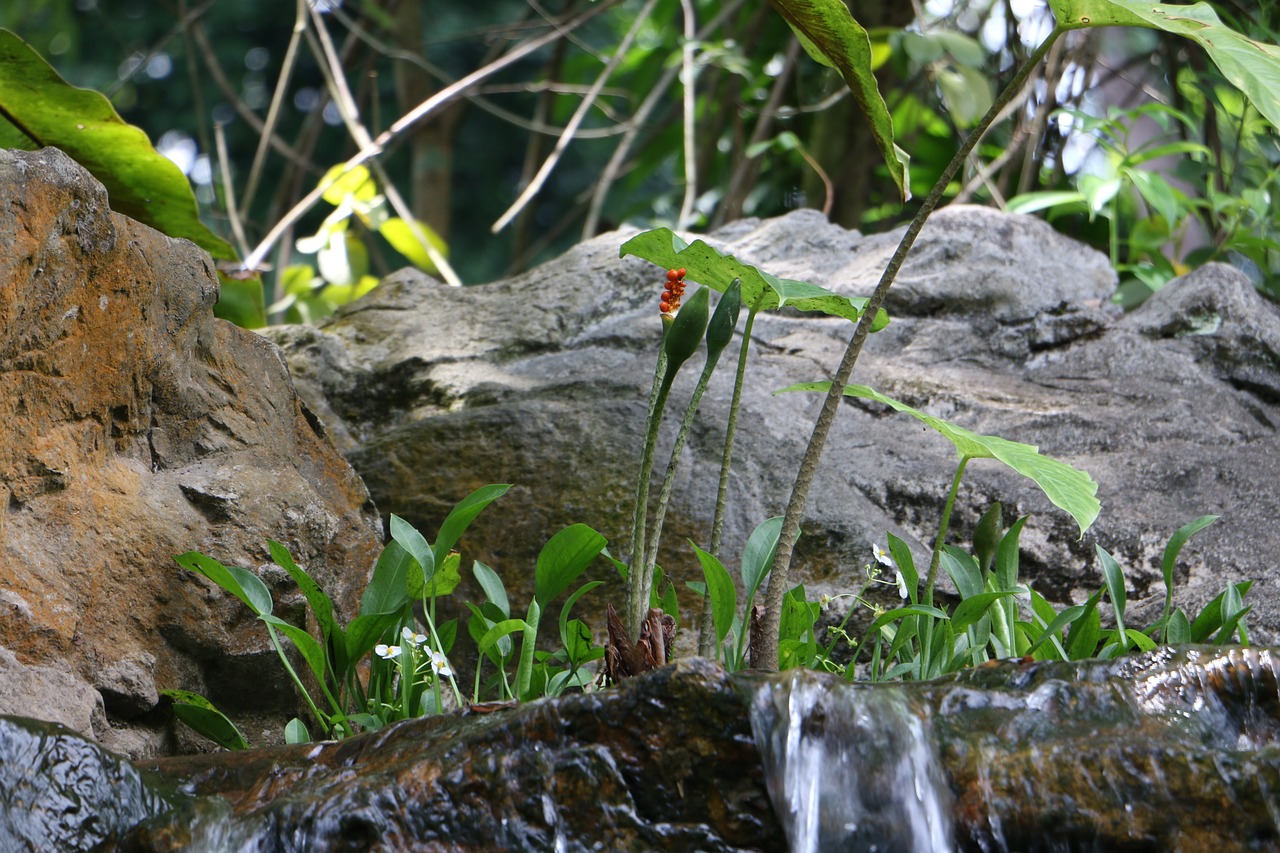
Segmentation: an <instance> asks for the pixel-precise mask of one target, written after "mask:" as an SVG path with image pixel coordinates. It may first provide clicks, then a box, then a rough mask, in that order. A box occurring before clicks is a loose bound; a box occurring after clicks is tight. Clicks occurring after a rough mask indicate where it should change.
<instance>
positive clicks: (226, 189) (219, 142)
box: [213, 122, 249, 254]
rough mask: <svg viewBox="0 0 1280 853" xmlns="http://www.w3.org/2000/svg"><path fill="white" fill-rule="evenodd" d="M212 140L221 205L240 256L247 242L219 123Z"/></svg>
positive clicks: (224, 138)
mask: <svg viewBox="0 0 1280 853" xmlns="http://www.w3.org/2000/svg"><path fill="white" fill-rule="evenodd" d="M213 140H214V145H215V146H216V148H217V152H218V170H219V171H220V172H221V173H222V194H223V195H224V196H225V198H224V199H223V203H224V204H226V206H227V221H228V222H230V223H231V233H232V235H233V236H234V237H235V240H236V248H237V249H239V250H240V253H241V254H244V253H245V252H247V251H249V241H248V240H246V239H245V236H244V223H243V222H241V221H240V211H239V210H237V209H236V195H235V190H234V189H233V188H232V186H231V158H230V157H228V156H227V135H226V134H225V133H223V131H222V124H221V122H219V123H218V124H215V125H214V126H213Z"/></svg>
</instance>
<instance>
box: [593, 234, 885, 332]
mask: <svg viewBox="0 0 1280 853" xmlns="http://www.w3.org/2000/svg"><path fill="white" fill-rule="evenodd" d="M618 255H619V257H626V256H627V255H635V256H636V257H638V258H644V259H645V260H646V261H649V262H651V263H655V264H657V265H658V266H660V267H663V268H664V269H674V268H678V267H684V269H685V270H686V274H687V275H688V277H689V279H690V280H692V281H696V282H697V283H698V284H702V285H706V286H707V287H710V288H711V289H712V290H715V291H718V292H720V293H724V292H725V290H726V289H727V288H728V287H729V285H730V284H732V283H733V280H734V279H735V278H736V279H741V281H742V304H743V305H746V306H747V307H748V308H750V309H751V310H752V311H761V310H764V311H768V310H770V309H773V308H781V307H783V306H790V307H792V308H798V309H799V310H801V311H819V312H821V313H823V314H830V315H831V316H833V317H844V318H845V319H847V320H851V321H853V322H855V323H856V322H857V321H858V317H859V316H861V311H862V309H863V308H865V307H866V304H867V300H866V299H863V298H861V297H849V296H841V295H840V294H838V293H833V292H831V291H830V290H827V289H826V288H823V287H819V286H818V285H816V284H810V283H808V282H806V281H793V280H791V279H786V278H778V277H777V276H774V275H769V273H767V272H764V271H763V270H759V269H756V268H755V267H753V266H751V265H749V264H744V263H742V262H741V261H739V260H738V259H737V258H735V257H734V256H733V255H726V254H723V253H721V252H720V251H719V250H718V249H715V248H713V247H711V246H709V245H707V244H706V243H704V242H703V241H701V240H694V241H693V243H692V244H689V243H686V242H685V241H684V240H683V239H682V238H681V237H680V235H679V234H676V233H675V232H674V231H672V230H671V229H670V228H654V229H653V230H651V231H645V232H643V233H641V234H637V235H636V236H634V237H632V238H631V239H630V240H628V241H627V242H625V243H623V244H622V248H621V250H619V252H618ZM887 325H889V315H888V314H886V313H885V311H884V309H881V310H880V311H878V312H876V320H875V323H874V324H873V325H872V326H871V331H873V332H878V331H880V330H881V329H883V328H884V327H885V326H887Z"/></svg>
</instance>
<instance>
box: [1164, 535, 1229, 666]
mask: <svg viewBox="0 0 1280 853" xmlns="http://www.w3.org/2000/svg"><path fill="white" fill-rule="evenodd" d="M1217 520H1218V516H1216V515H1202V516H1200V517H1199V518H1197V519H1196V520H1195V521H1192V522H1190V523H1189V524H1184V525H1182V526H1181V527H1179V528H1178V529H1177V530H1176V531H1175V532H1174V534H1173V535H1172V536H1170V537H1169V541H1168V543H1167V544H1166V545H1165V546H1164V558H1163V559H1162V560H1161V561H1160V572H1161V574H1162V575H1163V576H1164V615H1165V618H1166V619H1167V618H1168V617H1169V613H1170V611H1171V610H1172V609H1173V569H1174V567H1175V566H1176V565H1177V563H1178V554H1180V553H1181V552H1182V546H1183V545H1186V544H1187V540H1189V539H1190V538H1191V537H1192V536H1194V535H1196V534H1197V533H1199V532H1200V531H1201V530H1204V529H1205V528H1206V527H1208V526H1209V525H1210V524H1213V523H1214V522H1215V521H1217ZM1186 618H1187V616H1186V614H1185V613H1184V614H1183V615H1182V619H1183V621H1186ZM1169 642H1184V643H1185V642H1188V641H1187V640H1181V641H1175V640H1169Z"/></svg>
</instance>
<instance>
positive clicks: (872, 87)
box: [747, 0, 910, 304]
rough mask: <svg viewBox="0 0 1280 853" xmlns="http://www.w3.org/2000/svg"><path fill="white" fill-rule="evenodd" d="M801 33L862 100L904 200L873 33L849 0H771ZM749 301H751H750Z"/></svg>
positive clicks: (902, 157) (902, 158)
mask: <svg viewBox="0 0 1280 853" xmlns="http://www.w3.org/2000/svg"><path fill="white" fill-rule="evenodd" d="M771 2H772V3H773V7H774V8H775V9H777V10H778V12H779V13H780V14H781V15H782V17H783V18H785V19H786V21H787V23H788V24H790V25H791V28H792V29H793V30H795V32H796V33H797V35H799V36H801V37H802V38H801V43H802V44H803V45H804V47H805V50H806V51H807V52H808V53H809V55H810V56H812V57H814V59H816V60H817V61H818V62H823V60H824V59H825V60H826V62H823V64H830V65H831V66H833V67H834V68H836V69H837V70H839V72H840V76H841V77H843V78H844V81H845V83H846V84H847V85H848V86H849V90H850V91H851V92H853V96H854V98H855V99H856V100H857V102H858V106H860V107H862V112H863V114H864V115H866V117H867V120H868V121H869V122H870V123H871V131H872V135H873V136H874V137H875V140H876V145H877V146H879V148H880V154H881V157H882V158H883V159H884V162H885V165H886V166H887V167H888V169H889V175H890V177H892V178H893V182H894V183H895V184H897V185H898V190H899V192H900V193H901V194H902V198H903V199H904V200H905V199H906V198H908V197H909V196H910V192H909V190H908V189H907V168H906V167H907V159H908V158H907V155H906V154H905V153H903V151H902V150H901V149H899V148H898V146H897V145H895V144H894V143H893V119H892V117H891V116H890V115H889V110H888V108H887V107H886V106H885V103H884V98H883V97H881V95H880V89H879V87H877V85H876V78H875V74H874V73H873V72H872V69H871V62H872V56H871V39H870V38H869V37H868V35H867V31H866V30H865V29H863V28H862V25H861V24H859V23H858V22H857V21H856V20H854V18H853V15H852V14H850V13H849V7H848V6H847V5H845V2H844V0H771ZM747 304H751V303H750V301H748V303H747Z"/></svg>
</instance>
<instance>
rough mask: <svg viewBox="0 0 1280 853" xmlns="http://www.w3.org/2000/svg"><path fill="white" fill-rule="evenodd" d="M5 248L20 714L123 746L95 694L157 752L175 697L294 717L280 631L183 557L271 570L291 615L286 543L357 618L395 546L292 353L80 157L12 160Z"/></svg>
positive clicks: (8, 484) (8, 521) (1, 213)
mask: <svg viewBox="0 0 1280 853" xmlns="http://www.w3.org/2000/svg"><path fill="white" fill-rule="evenodd" d="M0 245H2V246H4V247H5V248H4V251H3V252H0V507H3V509H0V512H2V513H3V515H0V549H2V553H3V555H4V559H3V560H2V561H0V590H2V592H0V614H3V617H2V618H0V647H3V648H4V649H7V650H8V653H12V655H13V656H16V660H17V661H19V662H21V666H20V667H14V666H12V665H10V666H6V667H5V668H4V671H5V672H6V673H10V674H11V675H10V676H5V677H3V680H2V683H0V697H3V700H2V701H3V702H4V708H5V710H6V711H8V712H11V713H21V714H25V715H28V716H41V715H44V716H46V717H47V718H48V719H59V720H62V721H64V722H66V723H67V724H68V725H71V726H73V727H74V728H76V729H77V730H78V731H81V732H83V733H85V734H91V735H95V736H99V737H110V736H111V732H112V729H110V728H104V727H103V726H101V725H97V724H92V723H91V722H90V716H91V715H90V714H86V712H85V709H86V708H87V707H88V706H89V705H90V704H94V703H90V702H88V700H86V699H84V698H83V697H84V696H87V695H88V694H86V693H85V691H86V690H87V691H89V693H93V694H94V695H95V696H97V695H98V693H97V692H96V691H95V688H96V689H97V690H98V691H101V697H100V698H99V699H98V700H97V704H98V705H101V703H102V701H103V700H104V699H105V703H106V704H105V710H106V717H105V718H104V719H105V722H106V724H107V725H108V726H110V725H111V724H112V723H120V722H122V721H126V720H132V721H133V723H131V725H135V726H137V727H140V728H138V729H137V730H136V732H135V733H134V734H127V733H125V731H124V730H122V729H116V732H117V735H118V740H117V742H120V743H126V742H127V743H130V744H133V745H134V746H135V748H147V749H153V748H155V744H156V743H157V740H156V737H155V736H154V734H145V735H144V734H139V733H140V732H142V731H143V730H144V729H147V730H148V731H151V732H153V733H154V732H157V731H162V730H163V728H164V725H165V718H164V715H163V714H160V715H156V714H154V713H151V712H152V710H153V709H154V708H155V707H156V704H157V689H164V688H179V689H186V690H193V691H197V692H202V693H206V694H207V695H209V696H210V698H212V699H213V700H214V701H215V702H219V703H223V704H225V705H227V706H228V707H229V708H231V709H232V710H233V711H234V709H236V708H237V707H251V708H253V709H255V710H265V711H266V712H270V713H275V714H277V715H279V714H287V713H291V712H292V709H293V708H294V707H295V705H296V703H297V699H296V697H295V696H294V695H293V691H292V689H291V688H290V687H289V685H288V684H287V683H285V679H284V678H283V676H282V675H281V671H280V670H279V662H278V661H277V660H275V655H274V652H272V651H271V648H270V645H269V643H268V641H267V637H266V634H265V633H264V631H263V630H262V629H261V626H260V625H258V624H256V622H255V620H253V619H252V618H251V616H250V614H249V613H248V612H247V610H246V609H245V608H244V607H243V606H242V605H241V604H240V603H239V602H238V601H236V600H235V599H233V598H232V597H231V596H229V595H226V594H225V593H223V592H222V591H221V590H219V589H215V588H214V587H213V586H212V585H211V584H209V583H208V582H206V581H205V580H204V579H203V578H198V577H195V576H193V575H191V574H189V573H187V572H186V571H184V570H182V569H180V568H179V567H178V566H177V565H176V564H175V563H174V561H173V556H174V555H176V554H180V553H182V552H184V551H188V550H193V549H194V550H201V551H204V552H205V553H208V554H210V555H211V556H213V557H215V558H217V559H220V560H222V561H224V562H226V563H231V564H237V565H240V566H241V567H244V568H249V569H252V570H255V571H258V572H259V573H260V574H262V576H263V577H264V579H265V580H267V582H268V584H269V585H270V586H271V587H272V588H273V589H274V591H275V592H276V593H277V594H278V595H279V596H280V599H281V600H280V602H279V610H280V612H282V613H283V614H284V615H285V616H287V617H291V618H292V617H296V616H297V615H298V614H300V613H301V607H300V606H299V605H298V602H299V601H300V598H299V596H298V594H297V592H296V589H295V588H294V587H293V586H292V584H291V583H285V582H282V580H281V578H282V577H283V572H280V571H278V570H273V571H265V572H264V571H263V567H264V566H267V565H269V564H270V560H269V557H268V554H267V540H268V539H269V538H270V539H275V540H278V541H280V542H282V543H284V544H285V545H287V546H288V547H289V548H290V549H291V550H292V552H293V554H294V556H295V558H296V559H297V561H298V562H299V564H301V565H302V566H304V567H305V568H306V569H307V570H308V571H310V572H311V573H312V575H313V576H314V577H315V578H316V579H317V580H318V581H319V582H320V584H321V585H322V586H323V587H324V588H325V589H327V590H328V591H329V593H330V594H331V595H332V596H333V598H334V599H335V601H336V602H337V603H338V606H339V609H340V610H341V612H342V613H344V614H347V615H348V616H349V615H351V614H352V613H353V612H354V610H355V608H356V605H357V602H358V596H359V594H360V592H361V590H362V589H363V586H364V583H365V581H366V579H367V577H368V572H369V570H370V568H371V566H372V564H373V561H374V559H375V557H376V555H377V553H378V550H379V548H380V541H381V536H380V530H379V524H378V518H377V515H376V513H375V511H374V509H373V505H372V503H371V502H370V500H369V497H368V493H367V491H366V490H365V488H364V485H363V484H362V483H361V481H360V479H359V478H358V477H357V476H356V475H355V473H354V472H353V471H352V469H351V468H350V466H349V465H348V464H347V463H346V462H345V461H344V460H343V459H342V457H341V456H340V455H339V454H338V453H337V452H336V451H335V449H334V447H333V445H332V444H331V443H330V441H329V440H328V439H327V438H326V437H325V435H324V430H323V427H322V426H321V425H320V423H319V421H317V420H316V418H315V416H314V415H312V414H311V412H310V411H308V410H307V408H306V406H305V405H303V404H302V403H301V401H300V400H299V399H298V397H297V395H296V394H295V393H294V391H293V389H292V386H291V384H290V381H289V375H288V370H287V367H286V365H285V363H284V360H283V359H282V357H281V355H280V352H279V351H278V350H277V349H276V347H274V346H273V345H272V344H270V343H269V342H267V341H266V340H264V339H263V338H262V337H261V336H259V335H256V334H254V333H251V332H247V331H245V330H243V329H239V328H237V327H235V326H232V325H230V324H228V323H225V322H222V321H220V320H215V319H214V317H213V313H212V307H213V304H214V302H215V301H216V300H217V298H218V281H217V277H216V275H215V273H214V269H213V265H212V262H211V261H210V259H209V257H208V256H207V255H206V254H205V253H204V252H202V251H201V250H199V249H197V248H196V247H195V246H193V245H191V244H190V243H188V242H186V241H178V240H170V239H168V238H166V237H164V236H163V235H161V234H159V233H157V232H155V231H153V230H151V229H149V228H146V227H145V226H142V225H139V224H138V223H136V222H133V221H132V220H129V219H127V218H125V217H123V216H120V215H118V214H115V213H113V212H112V211H111V210H110V209H109V207H108V199H107V194H106V191H105V190H104V189H103V188H102V186H101V185H100V184H99V183H98V182H96V181H95V180H93V178H92V177H91V176H90V175H89V174H88V173H87V172H85V171H84V170H83V169H82V168H81V167H79V166H78V165H76V164H75V163H74V162H73V161H71V160H70V159H69V158H67V157H66V156H65V155H64V154H62V153H61V152H59V151H57V150H54V149H46V150H43V151H36V152H21V151H0ZM283 580H284V581H287V577H285V578H283ZM6 654H7V653H6ZM54 671H56V672H58V673H60V676H59V678H60V679H62V680H61V681H59V682H58V688H57V689H58V690H59V691H61V693H62V695H63V696H64V699H63V700H62V702H52V703H50V702H49V701H47V696H46V695H45V694H42V693H41V692H40V691H39V685H40V684H41V683H49V678H50V676H49V675H48V673H50V672H54ZM14 673H17V674H16V675H13V674H14ZM32 673H39V674H40V675H39V677H36V676H33V675H32ZM76 697H81V698H76ZM60 706H61V707H60ZM142 744H151V746H149V747H143V746H142Z"/></svg>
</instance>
